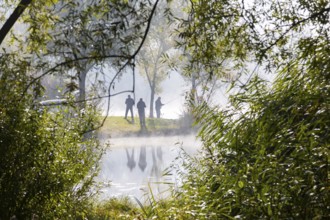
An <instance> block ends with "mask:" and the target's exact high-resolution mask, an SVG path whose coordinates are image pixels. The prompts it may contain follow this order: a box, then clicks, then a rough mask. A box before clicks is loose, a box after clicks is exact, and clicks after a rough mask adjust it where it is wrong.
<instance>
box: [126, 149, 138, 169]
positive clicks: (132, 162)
mask: <svg viewBox="0 0 330 220" xmlns="http://www.w3.org/2000/svg"><path fill="white" fill-rule="evenodd" d="M125 150H126V156H127V166H128V168H129V169H130V171H132V170H133V168H134V167H135V166H136V162H135V160H134V148H133V149H132V155H129V152H128V150H127V148H126V149H125Z"/></svg>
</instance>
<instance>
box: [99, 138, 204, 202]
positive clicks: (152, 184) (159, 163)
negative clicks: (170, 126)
mask: <svg viewBox="0 0 330 220" xmlns="http://www.w3.org/2000/svg"><path fill="white" fill-rule="evenodd" d="M107 141H109V142H110V144H111V147H110V149H109V150H107V152H106V154H105V155H104V156H103V158H102V160H101V171H100V174H99V176H98V181H100V182H108V181H111V184H110V186H109V187H104V188H103V189H102V194H101V196H100V197H101V199H106V198H109V197H121V196H129V197H136V198H138V199H139V200H142V201H143V200H144V199H145V198H146V197H145V194H146V193H148V192H149V191H150V189H151V190H152V193H153V194H154V195H155V196H156V197H164V196H166V195H168V188H169V186H173V187H176V185H177V184H178V183H179V182H180V180H179V177H178V175H177V174H176V172H175V171H174V170H173V169H169V170H170V171H171V174H172V175H166V176H164V175H163V174H164V171H165V170H168V169H167V168H169V167H170V166H171V165H175V166H176V167H180V165H179V164H178V161H180V160H175V159H176V158H177V157H178V156H180V154H182V153H183V152H185V153H187V154H188V155H196V153H197V152H198V149H200V146H201V144H200V141H198V140H196V138H195V136H194V135H187V136H170V137H168V136H164V137H129V138H112V139H109V140H107ZM165 183H171V184H165Z"/></svg>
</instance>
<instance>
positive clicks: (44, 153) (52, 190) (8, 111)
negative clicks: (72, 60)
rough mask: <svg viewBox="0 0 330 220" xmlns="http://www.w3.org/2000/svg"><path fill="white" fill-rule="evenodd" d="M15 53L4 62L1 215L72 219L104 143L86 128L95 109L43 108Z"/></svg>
mask: <svg viewBox="0 0 330 220" xmlns="http://www.w3.org/2000/svg"><path fill="white" fill-rule="evenodd" d="M15 59H17V58H14V59H11V58H10V57H7V59H1V63H0V70H1V72H0V77H1V79H0V80H1V81H0V94H1V99H0V116H1V118H0V155H1V157H0V219H10V218H11V217H12V216H16V217H17V218H18V219H31V218H33V216H38V217H39V219H73V218H74V216H78V215H81V214H82V213H83V212H84V209H85V207H86V205H87V202H86V201H88V199H89V198H88V197H89V196H90V195H91V194H93V191H92V190H91V187H92V184H93V178H94V177H95V175H96V174H97V172H96V171H97V170H98V161H99V158H100V156H101V153H102V149H101V147H100V145H99V144H98V141H97V140H96V139H95V138H94V137H90V138H88V139H87V138H84V133H85V132H86V131H87V129H91V128H92V127H93V123H94V118H95V117H97V114H96V112H95V110H93V109H92V108H90V109H87V108H86V111H85V114H84V115H83V116H79V117H77V115H79V114H76V111H75V109H74V108H73V107H70V106H62V107H60V108H59V109H57V110H47V109H42V108H40V107H39V106H38V105H37V104H36V103H35V97H36V96H38V93H39V92H40V90H39V87H38V85H33V86H32V84H31V85H30V84H29V82H30V81H29V77H28V76H27V75H28V74H26V73H27V70H28V65H27V64H26V65H24V61H18V62H16V61H15ZM11 62H12V63H16V64H17V65H9V64H8V63H11ZM28 86H30V87H32V88H33V87H34V89H33V90H32V89H28V90H27V88H28Z"/></svg>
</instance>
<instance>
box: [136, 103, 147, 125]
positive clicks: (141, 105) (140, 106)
mask: <svg viewBox="0 0 330 220" xmlns="http://www.w3.org/2000/svg"><path fill="white" fill-rule="evenodd" d="M136 107H137V109H138V112H139V118H140V125H141V128H146V115H145V108H146V104H145V103H144V101H143V99H142V98H140V101H139V102H138V103H137V105H136Z"/></svg>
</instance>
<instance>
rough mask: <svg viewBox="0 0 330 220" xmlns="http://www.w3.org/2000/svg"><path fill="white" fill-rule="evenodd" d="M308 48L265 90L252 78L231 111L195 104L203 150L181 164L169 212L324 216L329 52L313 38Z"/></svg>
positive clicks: (177, 216) (219, 215) (208, 215)
mask: <svg viewBox="0 0 330 220" xmlns="http://www.w3.org/2000/svg"><path fill="white" fill-rule="evenodd" d="M308 48H309V50H312V51H320V48H322V53H319V54H318V56H314V55H311V56H310V57H306V58H305V59H302V58H300V60H298V61H292V62H291V63H290V65H288V68H284V69H283V70H282V71H281V73H280V74H279V75H278V77H277V79H276V81H275V83H274V85H273V86H272V87H271V88H270V87H269V86H268V85H267V84H266V83H265V82H264V81H262V80H260V79H259V78H257V77H256V78H254V79H253V80H251V82H250V83H249V84H248V85H246V86H245V87H244V90H242V92H241V93H239V94H237V95H235V96H233V97H232V99H231V104H232V107H231V108H230V109H226V110H217V109H210V108H209V107H208V106H207V105H204V106H201V107H200V108H199V109H197V111H196V112H197V113H198V117H197V118H200V124H201V125H202V130H201V132H200V138H201V140H202V141H203V145H204V148H203V153H204V155H203V157H202V158H201V159H200V160H191V162H190V163H189V164H188V165H187V166H186V168H187V169H188V176H183V178H184V182H183V186H182V189H181V190H180V192H178V193H177V194H176V197H175V198H174V199H171V200H170V201H169V202H168V204H169V205H168V207H167V208H166V212H165V213H167V216H171V218H175V219H328V218H329V217H330V209H329V204H330V198H329V196H330V192H329V179H328V178H329V177H328V172H329V162H328V161H329V126H330V117H329V107H330V99H329V94H330V87H329V85H330V82H329V81H330V77H329V73H330V66H329V59H328V58H329V54H328V53H327V51H330V50H329V45H323V44H322V45H318V44H316V43H315V42H314V43H311V44H310V45H308ZM301 63H304V65H303V66H302V65H301ZM170 204H172V206H170Z"/></svg>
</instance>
